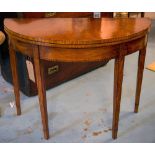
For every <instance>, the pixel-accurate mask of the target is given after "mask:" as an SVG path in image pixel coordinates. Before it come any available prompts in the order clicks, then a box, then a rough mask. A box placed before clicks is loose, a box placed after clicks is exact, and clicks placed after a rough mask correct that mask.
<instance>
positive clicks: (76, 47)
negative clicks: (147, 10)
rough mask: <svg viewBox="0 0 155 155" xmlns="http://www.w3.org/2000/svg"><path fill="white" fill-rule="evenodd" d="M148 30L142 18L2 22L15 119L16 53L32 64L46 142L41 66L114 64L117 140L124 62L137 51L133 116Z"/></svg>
mask: <svg viewBox="0 0 155 155" xmlns="http://www.w3.org/2000/svg"><path fill="white" fill-rule="evenodd" d="M150 25H151V21H150V20H149V19H146V18H143V19H140V18H138V19H127V18H126V19H125V18H124V19H110V18H109V19H104V18H102V19H89V18H54V19H50V18H46V19H5V21H4V26H5V31H6V33H7V34H8V38H9V48H10V61H11V67H12V75H13V83H14V94H15V99H16V108H17V115H20V114H21V107H20V93H19V84H18V70H17V62H16V55H15V54H16V53H15V51H19V52H21V53H22V54H25V55H28V56H30V57H33V59H34V68H35V78H36V82H37V87H38V96H39V104H40V111H41V118H42V124H43V132H44V137H45V139H48V138H49V129H48V115H47V104H46V102H47V101H46V91H45V83H44V70H43V67H42V60H49V61H63V62H94V61H103V60H110V59H115V64H114V95H113V125H112V137H113V139H115V138H117V131H118V122H119V113H120V101H121V90H122V81H123V68H124V60H125V56H126V55H129V54H132V53H134V52H137V51H139V60H138V73H137V89H136V97H135V109H134V112H135V113H137V112H138V106H139V100H140V92H141V84H142V78H143V69H144V62H145V55H146V45H147V38H148V37H147V36H148V31H149V28H150ZM131 61H132V60H131ZM103 82H104V81H103ZM90 84H91V83H90ZM96 93H97V92H96Z"/></svg>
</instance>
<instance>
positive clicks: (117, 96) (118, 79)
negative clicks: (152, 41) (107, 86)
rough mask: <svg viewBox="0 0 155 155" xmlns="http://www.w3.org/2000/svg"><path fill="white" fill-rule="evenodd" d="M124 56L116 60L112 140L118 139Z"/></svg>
mask: <svg viewBox="0 0 155 155" xmlns="http://www.w3.org/2000/svg"><path fill="white" fill-rule="evenodd" d="M124 59H125V58H124V56H122V57H117V58H116V59H115V68H114V96H113V125H112V138H113V139H116V138H117V131H118V123H119V113H120V102H121V92H122V81H123V69H124Z"/></svg>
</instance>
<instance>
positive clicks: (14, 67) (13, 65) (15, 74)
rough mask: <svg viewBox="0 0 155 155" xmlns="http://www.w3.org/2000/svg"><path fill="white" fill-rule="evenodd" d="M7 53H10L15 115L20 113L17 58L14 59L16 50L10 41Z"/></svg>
mask: <svg viewBox="0 0 155 155" xmlns="http://www.w3.org/2000/svg"><path fill="white" fill-rule="evenodd" d="M9 54H10V66H11V72H12V80H13V85H14V94H15V103H16V111H17V115H20V114H21V107H20V92H19V79H18V70H17V59H16V52H15V51H14V49H13V47H12V45H11V43H9Z"/></svg>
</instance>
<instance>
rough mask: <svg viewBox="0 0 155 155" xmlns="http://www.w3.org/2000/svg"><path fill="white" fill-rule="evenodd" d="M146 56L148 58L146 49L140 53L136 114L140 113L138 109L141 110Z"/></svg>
mask: <svg viewBox="0 0 155 155" xmlns="http://www.w3.org/2000/svg"><path fill="white" fill-rule="evenodd" d="M145 56H146V48H144V49H142V50H140V51H139V59H138V73H137V87H136V96H135V109H134V112H135V113H137V112H138V108H139V100H140V94H141V86H142V80H143V71H144V64H145Z"/></svg>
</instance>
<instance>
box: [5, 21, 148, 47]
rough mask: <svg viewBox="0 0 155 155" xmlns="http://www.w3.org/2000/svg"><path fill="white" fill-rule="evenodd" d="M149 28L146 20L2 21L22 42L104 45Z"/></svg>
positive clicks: (130, 36) (138, 33)
mask: <svg viewBox="0 0 155 155" xmlns="http://www.w3.org/2000/svg"><path fill="white" fill-rule="evenodd" d="M150 25H151V20H150V19H147V18H121V19H118V18H101V19H92V18H39V19H34V18H33V19H32V18H28V19H23V18H21V19H9V18H7V19H5V20H4V26H5V30H6V31H7V32H9V34H11V35H12V36H14V37H17V38H22V39H24V41H26V42H30V41H34V42H40V43H46V44H49V45H52V44H66V45H67V44H72V45H73V44H76V45H78V44H104V43H107V42H119V41H125V40H130V39H131V38H133V37H134V36H138V35H141V34H143V33H144V32H146V31H147V30H148V27H150Z"/></svg>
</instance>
